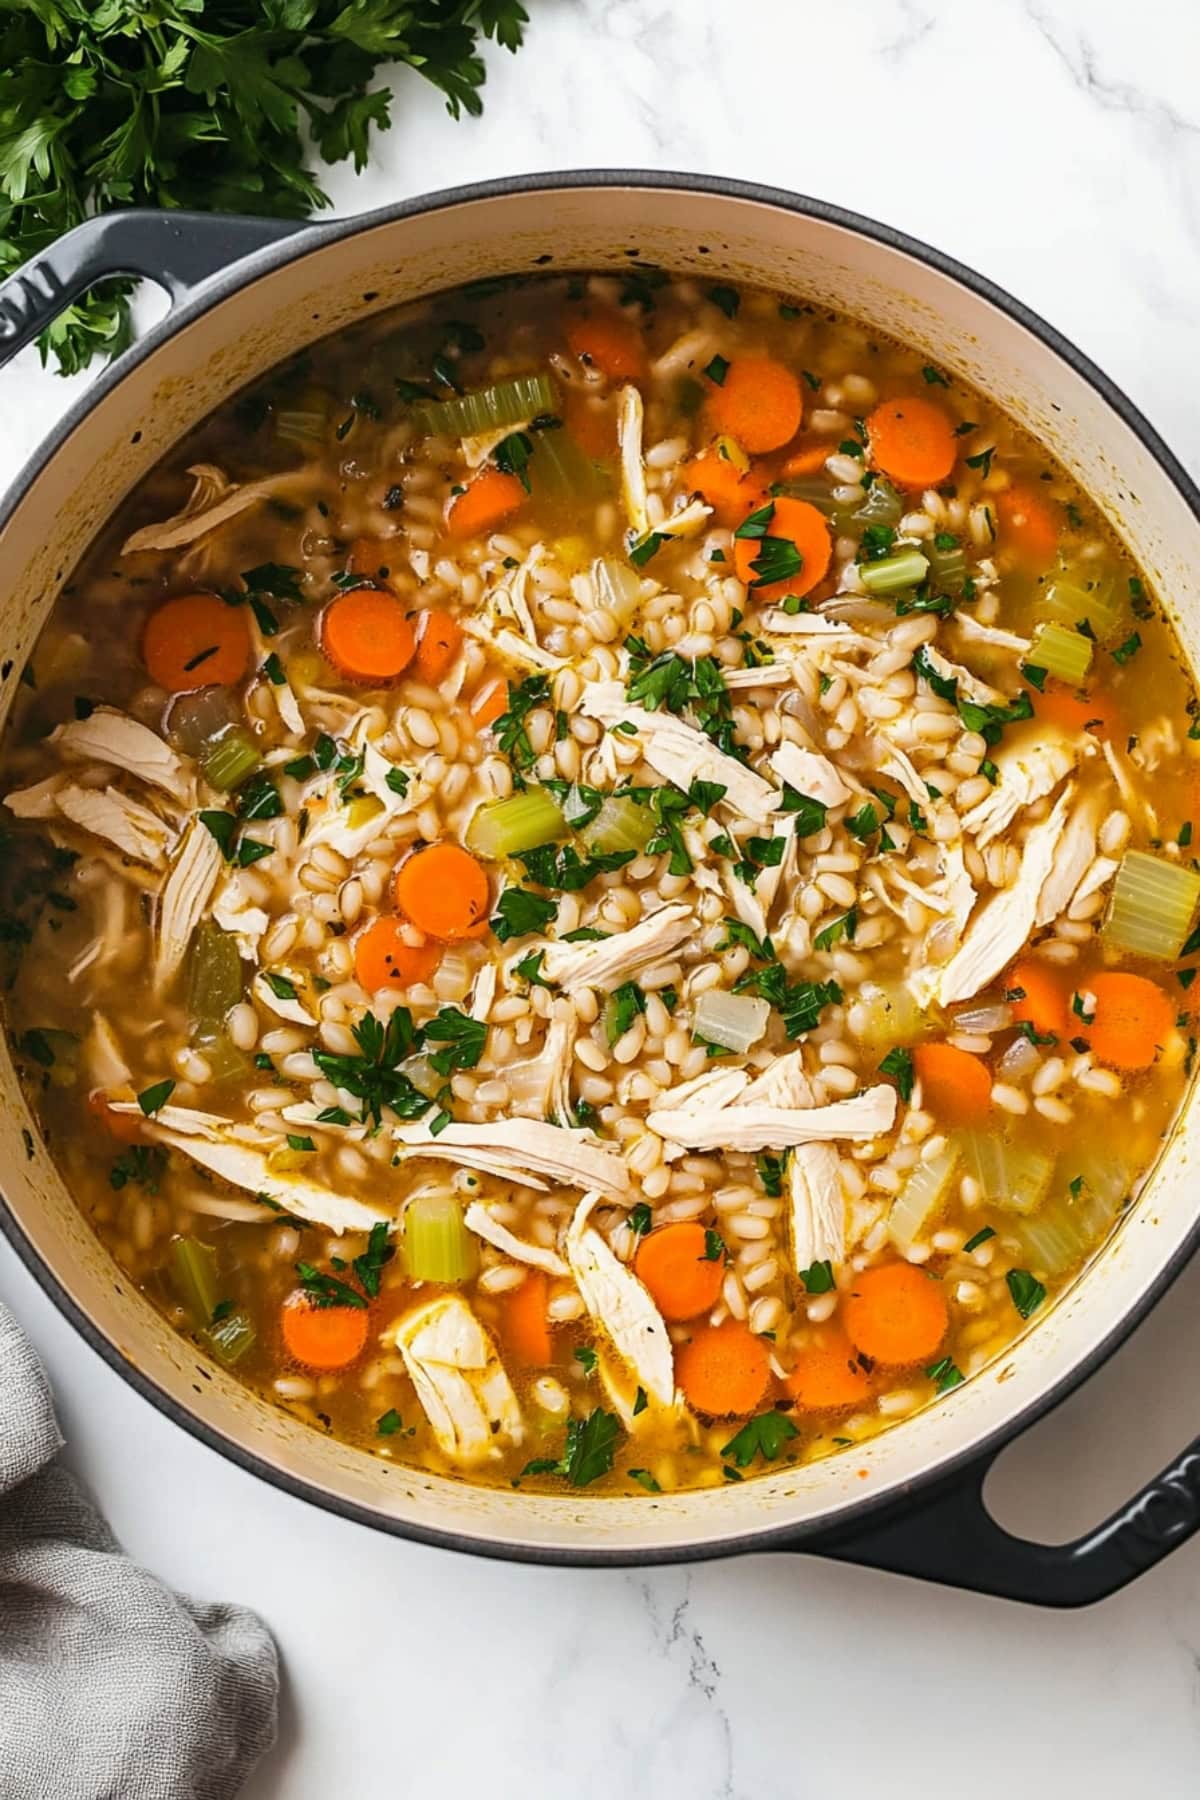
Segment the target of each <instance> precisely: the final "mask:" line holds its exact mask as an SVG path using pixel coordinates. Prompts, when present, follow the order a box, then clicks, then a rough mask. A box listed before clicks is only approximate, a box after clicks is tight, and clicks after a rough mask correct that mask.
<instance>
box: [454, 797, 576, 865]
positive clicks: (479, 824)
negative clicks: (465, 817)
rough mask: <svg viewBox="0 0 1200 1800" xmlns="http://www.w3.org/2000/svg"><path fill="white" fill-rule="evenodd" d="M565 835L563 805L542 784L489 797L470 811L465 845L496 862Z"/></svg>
mask: <svg viewBox="0 0 1200 1800" xmlns="http://www.w3.org/2000/svg"><path fill="white" fill-rule="evenodd" d="M566 835H567V821H566V820H565V819H564V818H563V815H562V808H561V807H560V806H559V804H558V802H557V800H555V798H554V796H553V795H552V794H548V793H547V792H546V790H545V788H533V787H531V788H526V789H525V791H524V792H523V793H520V794H510V795H508V797H507V798H506V799H504V800H489V801H487V802H486V803H485V804H484V805H483V806H479V807H477V808H476V809H475V811H474V812H473V813H472V815H471V822H470V824H469V825H468V826H467V848H468V850H470V851H472V852H473V853H474V854H475V855H476V856H486V857H487V858H488V859H489V861H492V862H499V861H500V860H501V859H502V858H503V857H506V856H519V855H520V854H521V852H522V851H523V850H533V849H535V848H536V847H537V845H538V844H552V843H556V842H557V841H558V839H559V838H562V837H565V836H566Z"/></svg>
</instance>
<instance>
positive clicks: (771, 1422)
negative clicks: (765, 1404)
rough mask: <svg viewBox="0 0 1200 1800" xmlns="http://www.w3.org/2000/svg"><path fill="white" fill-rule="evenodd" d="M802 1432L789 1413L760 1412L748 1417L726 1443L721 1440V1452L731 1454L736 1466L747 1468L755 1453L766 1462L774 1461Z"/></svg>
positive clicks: (725, 1454)
mask: <svg viewBox="0 0 1200 1800" xmlns="http://www.w3.org/2000/svg"><path fill="white" fill-rule="evenodd" d="M799 1435H800V1434H799V1432H798V1431H797V1429H796V1427H795V1426H794V1425H793V1424H792V1421H791V1420H790V1419H789V1418H788V1416H787V1414H786V1413H781V1412H765V1413H759V1414H758V1415H757V1416H756V1417H755V1418H753V1419H747V1420H746V1423H745V1424H744V1425H743V1426H742V1429H741V1430H740V1431H739V1432H737V1433H736V1434H735V1435H734V1436H733V1437H731V1438H730V1440H729V1442H728V1443H727V1444H722V1446H721V1455H722V1456H728V1457H731V1458H732V1460H733V1462H734V1464H735V1465H736V1467H737V1468H739V1469H748V1468H749V1467H750V1464H751V1463H752V1462H753V1461H754V1459H755V1457H756V1456H761V1457H762V1459H763V1461H764V1462H774V1461H775V1460H776V1458H777V1457H778V1456H779V1454H780V1452H781V1450H782V1449H783V1446H784V1445H785V1444H786V1443H788V1442H789V1441H790V1440H791V1439H792V1438H794V1437H799Z"/></svg>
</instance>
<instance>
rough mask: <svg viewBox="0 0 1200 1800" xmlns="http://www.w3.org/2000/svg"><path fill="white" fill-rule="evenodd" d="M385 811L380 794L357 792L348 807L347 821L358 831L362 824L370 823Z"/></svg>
mask: <svg viewBox="0 0 1200 1800" xmlns="http://www.w3.org/2000/svg"><path fill="white" fill-rule="evenodd" d="M382 811H383V801H382V800H381V799H380V798H379V795H378V794H355V796H354V798H353V800H351V802H350V804H349V806H348V807H347V808H346V823H347V825H348V826H349V827H350V829H351V831H357V830H358V828H359V826H360V825H369V824H370V822H371V820H372V819H377V818H378V817H379V814H380V813H381V812H382Z"/></svg>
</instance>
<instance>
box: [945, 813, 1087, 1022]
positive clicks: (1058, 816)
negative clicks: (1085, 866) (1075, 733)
mask: <svg viewBox="0 0 1200 1800" xmlns="http://www.w3.org/2000/svg"><path fill="white" fill-rule="evenodd" d="M1071 798H1072V789H1071V788H1070V787H1067V788H1066V789H1065V790H1064V791H1063V793H1062V794H1061V795H1060V796H1059V799H1058V801H1057V803H1056V804H1055V807H1054V811H1053V812H1052V813H1051V814H1050V816H1049V818H1046V819H1043V820H1041V822H1040V823H1039V824H1037V825H1035V826H1034V827H1033V829H1032V831H1031V832H1030V833H1029V836H1028V837H1027V838H1026V840H1025V845H1024V849H1023V851H1022V856H1021V872H1020V874H1019V875H1018V876H1017V879H1016V881H1015V882H1014V883H1013V885H1012V887H1009V888H1004V889H1002V891H1001V892H1000V893H998V894H996V895H994V896H993V898H992V899H990V900H989V901H987V902H986V904H985V905H983V906H981V907H980V908H979V910H978V912H977V913H976V914H975V917H974V919H973V920H972V922H971V925H970V926H969V928H968V930H967V934H966V936H965V937H964V938H963V941H962V943H961V944H960V945H959V947H958V949H957V950H956V951H955V953H954V955H953V956H952V957H951V958H950V961H949V962H948V963H946V965H945V966H944V968H942V969H941V970H940V971H939V972H937V976H936V993H937V997H938V999H939V1000H940V1001H941V1003H942V1005H943V1006H951V1005H953V1003H954V1002H955V1001H956V1000H969V999H970V998H971V996H972V994H977V993H978V992H979V990H980V989H981V988H985V987H987V985H988V983H989V982H991V981H994V980H995V978H996V976H997V975H998V974H999V973H1000V971H1001V969H1003V968H1004V967H1005V966H1006V965H1007V964H1008V963H1010V962H1011V961H1012V959H1013V957H1014V956H1015V955H1016V954H1017V952H1018V951H1019V950H1020V948H1021V946H1022V945H1023V944H1024V943H1025V940H1026V939H1027V938H1028V936H1029V934H1030V932H1031V931H1032V930H1033V928H1034V921H1035V920H1036V918H1037V910H1038V901H1039V899H1040V898H1041V892H1042V888H1043V886H1044V885H1045V882H1046V877H1047V876H1048V875H1049V873H1050V870H1051V868H1052V867H1053V864H1054V856H1055V852H1056V850H1057V849H1058V844H1059V840H1060V838H1061V837H1062V834H1063V830H1064V827H1065V825H1066V822H1067V809H1068V807H1069V806H1070V803H1071Z"/></svg>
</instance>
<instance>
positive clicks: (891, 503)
mask: <svg viewBox="0 0 1200 1800" xmlns="http://www.w3.org/2000/svg"><path fill="white" fill-rule="evenodd" d="M852 516H853V518H854V520H855V523H856V524H858V525H898V524H899V523H900V520H901V519H902V518H903V516H904V502H903V500H902V499H901V498H900V496H899V494H898V493H897V492H896V490H895V488H894V487H893V486H892V484H891V482H890V481H885V480H884V479H883V477H882V476H879V477H877V478H876V479H875V480H874V481H873V482H872V483H871V486H870V488H869V490H868V492H867V497H866V499H865V500H864V501H863V503H862V505H861V506H860V507H859V508H858V510H857V512H855V513H854V514H853V515H852Z"/></svg>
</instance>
